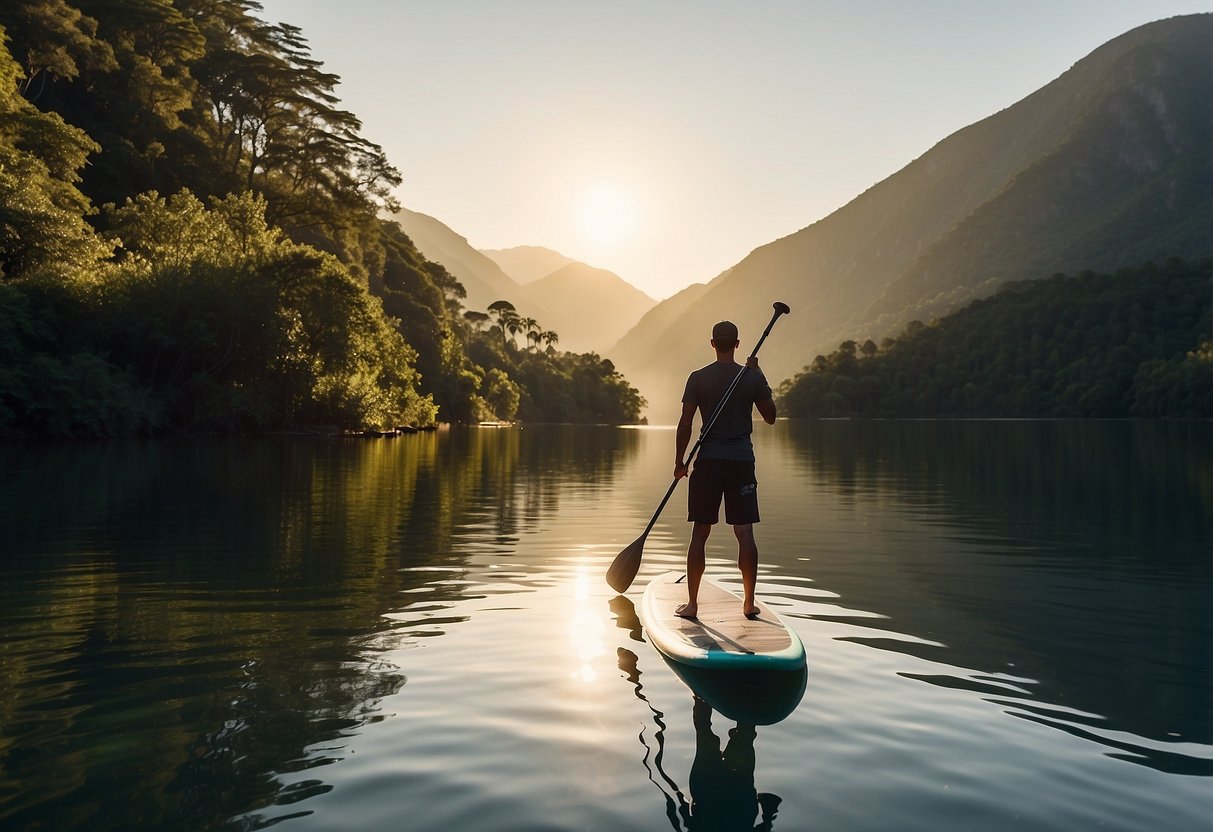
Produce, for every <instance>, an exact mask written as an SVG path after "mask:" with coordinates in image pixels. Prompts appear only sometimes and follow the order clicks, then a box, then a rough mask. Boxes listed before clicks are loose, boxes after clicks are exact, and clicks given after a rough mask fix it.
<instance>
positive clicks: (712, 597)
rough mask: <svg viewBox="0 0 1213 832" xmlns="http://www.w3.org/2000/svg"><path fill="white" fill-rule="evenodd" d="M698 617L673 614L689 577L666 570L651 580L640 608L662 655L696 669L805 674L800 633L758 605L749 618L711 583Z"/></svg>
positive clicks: (704, 585) (703, 586) (705, 585)
mask: <svg viewBox="0 0 1213 832" xmlns="http://www.w3.org/2000/svg"><path fill="white" fill-rule="evenodd" d="M696 600H697V607H698V609H697V612H698V618H697V619H689V618H682V617H680V616H678V615H675V613H674V610H675V609H676V608H677V607H678V606H679V605H680V604H685V603H686V601H687V587H686V575H685V574H683V573H681V572H667V573H665V574H664V575H659V576H657V577H656V578H654V579H653V580H652V581H650V582H649V585H648V587H646V588H645V590H644V599H643V600H642V601H641V606H640V619H641V621H643V622H644V627H645V631H646V632H647V633H648V637H649V641H650V642H652V644H653V646H654V647H656V648H657V649H658V650H659V651H661V653H662V655H664V656H666V657H667V658H669V659H671V660H673V661H676V662H679V663H681V664H686V665H690V666H692V667H704V668H711V669H717V670H800V669H803V668H804V667H805V654H804V644H802V643H801V641H800V637H799V636H797V635H796V633H795V631H793V630H791V629H790V628H788V627H787V626H786V625H785V624H784V623H783V622H782V621H780V620H779V616H777V615H776V614H775V613H774V612H772V611H771V609H770V608H769V607H767V606H766V605H765V604H763V603H762V602H761V601H759V602H758V616H757V617H756V618H752V619H751V618H746V617H745V616H744V615H742V612H741V599H740V598H739V597H737V596H736V595H734V594H733V593H731V592H729V591H728V590H727V589H725V588H724V587H721V586H718V585H717V584H714V583H712V582H711V581H709V580H706V579H704V580H702V581H701V582H700V584H699V597H698V598H697V599H696Z"/></svg>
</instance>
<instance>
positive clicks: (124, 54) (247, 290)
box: [0, 0, 639, 436]
mask: <svg viewBox="0 0 1213 832" xmlns="http://www.w3.org/2000/svg"><path fill="white" fill-rule="evenodd" d="M258 12H260V5H259V4H258V3H256V2H252V0H124V2H120V3H112V2H104V0H11V2H6V3H5V4H3V5H2V6H0V435H2V434H9V435H13V434H27V435H28V434H44V435H53V436H106V435H122V434H131V433H154V432H159V431H164V430H222V431H236V430H263V429H270V428H280V427H290V426H299V425H305V424H326V425H335V426H341V427H347V428H360V427H391V426H394V425H400V424H428V423H433V422H434V421H435V420H436V419H438V418H443V419H446V420H474V419H483V418H495V417H500V418H513V417H514V416H515V415H517V416H519V417H520V418H535V419H537V418H559V419H562V420H564V419H568V420H586V419H592V420H595V421H598V420H606V421H634V420H635V419H636V418H637V417H638V415H639V405H638V403H637V402H638V399H637V396H636V392H635V390H633V389H632V388H631V387H630V386H628V385H627V384H626V382H624V381H623V380H622V379H621V378H619V376H618V374H616V373H614V368H613V367H610V366H609V363H607V362H601V361H600V360H599V359H598V358H597V357H596V356H569V355H563V354H560V353H556V352H554V351H553V350H550V349H549V351H547V352H545V353H539V352H538V350H537V349H532V350H531V351H526V350H519V349H517V348H516V346H514V345H512V344H511V343H509V342H508V341H507V340H506V339H504V338H502V339H500V340H501V344H500V348H499V349H496V348H494V349H490V350H489V351H488V352H485V351H484V350H483V349H481V348H480V347H479V346H477V344H478V342H479V341H481V340H484V339H486V338H488V334H487V333H481V332H480V331H479V329H478V327H477V325H476V323H475V321H470V320H468V319H466V318H465V317H464V315H463V311H464V310H463V306H462V299H463V298H464V296H465V293H464V290H463V287H462V286H461V285H460V284H459V283H458V281H456V280H455V279H454V278H452V277H451V275H450V274H448V273H447V272H446V270H445V269H443V268H442V267H441V266H440V265H438V264H435V263H432V262H428V261H426V260H425V258H424V257H423V256H422V255H421V254H420V253H418V251H417V249H416V247H415V246H414V245H413V244H412V242H411V241H410V240H409V238H408V237H407V236H406V235H405V234H404V233H403V232H402V231H401V230H400V228H399V227H398V226H397V225H395V224H394V223H388V222H384V221H383V220H382V219H381V214H383V213H384V212H385V211H387V210H391V209H394V208H395V207H397V206H396V205H395V203H394V201H393V199H392V197H391V190H392V188H393V187H394V186H396V185H398V184H399V183H400V174H399V172H398V171H397V170H396V169H395V168H394V167H393V166H392V165H391V164H390V163H389V162H388V160H387V159H386V157H385V155H384V153H383V151H382V150H381V148H379V147H378V146H377V145H375V144H373V143H371V142H369V141H367V140H366V139H365V138H363V137H362V136H361V135H360V130H361V125H360V123H359V121H358V119H357V118H356V117H355V116H354V115H353V114H352V113H349V112H347V111H345V110H342V109H341V108H340V105H339V101H338V99H337V97H336V95H335V93H334V90H335V87H336V85H337V82H338V79H337V77H336V76H334V75H331V74H329V73H326V72H324V71H323V69H322V66H321V64H320V62H319V61H317V60H315V59H314V58H312V57H311V56H310V55H309V53H308V49H307V46H306V42H305V41H304V39H303V38H302V36H301V34H300V32H299V30H298V29H296V28H294V27H291V26H289V25H285V24H270V23H266V22H265V21H263V20H260V19H259V18H258V17H257V16H256V15H257V13H258ZM478 314H480V315H482V316H483V319H484V320H487V315H486V314H485V313H478ZM502 331H503V332H504V331H505V330H504V329H503V330H502ZM550 335H551V336H552V337H550V338H549V339H548V341H547V343H548V345H549V347H550V345H551V344H552V343H554V342H555V340H556V338H555V334H554V333H550ZM493 346H494V347H496V345H493ZM471 352H477V353H478V354H482V357H483V361H482V362H480V363H477V362H476V361H473V360H472V358H471V357H470V353H471ZM568 402H572V403H573V404H568Z"/></svg>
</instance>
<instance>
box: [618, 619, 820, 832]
mask: <svg viewBox="0 0 1213 832" xmlns="http://www.w3.org/2000/svg"><path fill="white" fill-rule="evenodd" d="M610 607H611V611H612V613H613V614H614V616H615V623H616V625H617V626H618V627H620V628H621V629H624V630H627V631H628V632H629V634H630V635H631V638H632V639H633V640H635V641H643V640H644V638H643V627H642V626H641V622H640V618H639V616H637V614H636V610H635V607H634V606H633V604H632V602H631V601H630V600H628V599H627V598H625V597H623V596H618V597H615V598H613V599H611V602H610ZM658 655H661V654H660V653H658ZM662 659H663V660H664V661H665V664H666V665H667V666H668V667H669V668H670V670H672V671H673V672H674V674H675V675H676V676H677V677H678V678H679V679H680V680H681V681H682V682H683V683H684V684H685V685H686V686H687V687H688V688H689V689H690V691H691V693H692V706H691V715H692V724H693V727H694V730H695V755H694V758H693V760H692V763H691V768H690V772H689V773H688V775H687V787H688V789H687V793H684V791H683V789H682V788H681V787H680V786H679V785H678V781H677V780H675V779H674V778H673V777H672V776H671V775H670V774H669V773H668V771H667V770H666V768H665V765H664V763H665V737H666V730H667V727H668V726H667V723H666V717H665V714H664V713H663V712H661V711H660V710H658V709H657V708H655V707H654V706H653V704H652V703H651V702H650V701H649V699H648V696H647V695H646V694H645V692H644V685H643V683H642V682H641V681H640V677H641V675H642V671H641V670H640V667H639V663H640V660H639V657H638V656H637V655H636V654H635V653H634V652H632V651H631V650H629V649H627V648H623V647H621V648H619V650H618V662H619V669H620V670H621V671H623V674H624V676H625V677H626V678H627V680H628V681H629V682H631V683H632V686H633V691H634V693H635V695H636V698H637V699H639V700H640V701H641V702H643V703H644V704H645V705H646V706H647V707H648V709H649V712H650V714H651V717H652V722H653V725H654V726H655V730H654V731H653V733H652V740H651V742H652V743H653V745H655V746H656V747H653V745H650V740H649V739H647V738H646V731H641V733H640V741H641V744H642V745H643V747H644V758H643V763H644V766H645V769H646V771H647V773H648V778H649V781H650V782H652V783H653V785H655V786H656V787H657V789H658V790H659V791H660V792H661V794H662V797H663V798H664V801H665V813H666V818H667V820H669V822H670V825H671V826H672V827H673V828H674V829H676V830H679V832H682V830H687V832H692V830H740V829H756V830H769V829H772V828H773V826H772V824H773V823H774V821H775V817H776V814H777V812H778V809H779V805H780V803H782V799H781V798H780V797H779V796H778V795H775V794H770V793H766V792H761V793H760V792H759V791H758V790H757V788H756V787H755V783H754V769H755V764H756V756H755V751H754V742H755V740H756V739H757V737H758V731H757V727H756V726H759V725H773V724H775V723H777V722H779V721H780V720H782V719H784V718H786V717H787V716H789V715H790V714H791V713H792V711H794V710H795V709H796V706H797V705H798V704H799V703H800V700H801V698H802V697H803V695H804V691H805V687H806V683H807V679H808V672H807V669H805V668H801V669H800V670H797V671H717V670H711V669H706V668H696V667H690V666H688V665H683V664H680V663H678V662H675V661H671V660H669V659H667V658H666V657H665V656H662ZM714 711H715V712H716V713H717V714H719V715H720V716H722V717H725V718H727V719H729V720H733V721H734V722H735V723H736V724H735V725H734V726H733V727H732V728H729V729H727V734H726V735H727V737H728V741H727V743H724V744H722V740H721V738H720V736H719V735H718V734H717V733H716V728H715V726H713V723H712V717H713V712H714ZM680 712H681V711H680ZM646 730H647V729H646Z"/></svg>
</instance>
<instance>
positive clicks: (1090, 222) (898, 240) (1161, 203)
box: [615, 14, 1213, 421]
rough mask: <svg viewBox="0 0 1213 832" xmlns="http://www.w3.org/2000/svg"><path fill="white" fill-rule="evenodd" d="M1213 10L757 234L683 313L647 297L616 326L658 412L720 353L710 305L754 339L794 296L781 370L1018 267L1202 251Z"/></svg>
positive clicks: (775, 376) (774, 368)
mask: <svg viewBox="0 0 1213 832" xmlns="http://www.w3.org/2000/svg"><path fill="white" fill-rule="evenodd" d="M1211 24H1213V14H1200V15H1188V16H1183V17H1176V18H1169V19H1167V20H1163V21H1157V22H1155V23H1150V24H1146V25H1145V26H1142V27H1138V28H1136V29H1133V30H1131V31H1129V32H1127V33H1125V34H1123V35H1121V36H1119V37H1117V38H1114V39H1112V40H1111V41H1109V42H1107V43H1105V44H1103V45H1102V46H1100V47H1098V48H1097V49H1095V50H1094V51H1092V52H1091V53H1090V54H1089V55H1088V56H1086V57H1085V58H1083V59H1081V60H1079V61H1077V62H1076V63H1075V64H1074V65H1072V66H1071V67H1070V68H1069V69H1068V70H1066V71H1065V72H1064V73H1062V74H1061V75H1060V76H1059V77H1058V78H1056V79H1055V80H1054V81H1052V82H1050V83H1049V84H1047V85H1045V86H1044V87H1042V88H1041V89H1039V90H1037V91H1035V92H1034V93H1032V94H1030V95H1028V96H1026V97H1025V98H1023V99H1021V100H1020V101H1019V102H1016V103H1014V104H1012V105H1011V106H1009V107H1006V108H1004V109H1002V110H999V111H998V112H996V113H994V114H992V115H990V116H988V117H986V118H984V119H981V120H979V121H977V122H975V123H973V124H971V125H968V126H966V127H964V128H962V129H960V130H958V131H956V132H954V133H952V134H951V135H949V136H947V137H945V138H944V139H942V140H941V141H939V142H937V143H936V144H935V145H934V146H932V147H931V148H930V149H928V150H927V151H926V152H925V153H923V154H922V155H921V156H919V157H918V158H916V159H915V160H913V161H912V162H910V163H909V164H907V165H905V166H904V167H903V168H901V169H900V170H898V171H896V172H894V173H893V174H892V175H891V176H889V177H887V178H886V179H884V180H882V181H881V182H878V183H876V184H875V185H873V186H872V187H870V188H868V189H867V190H865V191H864V192H863V193H861V194H859V195H858V196H857V197H855V198H854V199H853V200H851V201H850V202H848V203H847V204H846V205H844V206H842V207H841V208H839V209H838V210H836V211H834V212H833V213H831V214H830V215H828V216H827V217H824V218H823V219H821V220H818V221H817V222H815V223H813V224H811V225H809V226H807V227H805V228H803V229H801V230H799V231H797V232H794V233H793V234H790V235H787V236H785V237H783V238H780V239H778V240H775V241H772V242H770V243H767V244H765V245H763V246H760V247H758V248H756V249H754V250H753V251H752V252H751V253H750V254H749V255H747V256H746V257H745V258H743V259H742V260H741V261H740V262H739V263H737V264H736V265H735V266H733V267H732V268H731V269H730V270H728V271H727V272H726V273H725V274H726V276H722V277H723V279H718V280H716V281H713V283H712V284H711V285H710V286H709V287H708V289H707V290H706V291H703V292H701V293H699V296H698V297H697V298H696V300H695V302H694V303H692V304H689V305H686V308H684V309H683V310H682V311H680V312H679V313H678V314H676V315H673V316H669V315H664V314H657V315H655V314H652V313H650V315H648V316H646V318H645V320H643V321H642V322H641V324H639V325H638V326H637V327H635V328H634V329H633V330H632V332H630V333H628V334H627V335H626V336H625V338H623V339H621V343H620V347H619V349H618V350H617V351H616V355H615V359H616V363H617V364H618V365H619V367H620V369H621V371H622V372H624V374H625V375H627V376H628V377H629V378H630V379H634V380H635V381H636V382H637V383H639V384H640V386H641V389H642V393H643V394H644V395H645V396H646V398H647V399H648V400H649V402H650V403H651V407H650V416H651V417H655V418H657V420H658V421H661V420H663V419H667V418H670V416H671V415H672V414H671V412H670V411H672V410H673V409H674V408H675V406H676V404H677V391H676V390H675V391H673V392H670V391H671V389H672V388H674V387H678V386H679V385H680V384H681V380H682V378H684V377H685V372H686V371H687V370H689V369H691V368H693V367H695V366H699V364H702V363H704V362H705V361H706V360H708V359H710V357H711V356H710V354H705V350H706V348H705V347H704V346H703V344H704V343H706V335H705V333H706V332H708V331H709V330H710V327H711V325H712V323H714V322H715V320H718V319H720V318H722V317H731V318H732V319H733V320H735V322H737V323H738V324H739V325H740V326H741V329H742V338H743V341H744V340H745V339H746V338H747V337H748V338H750V339H751V340H750V343H752V339H753V337H755V336H756V335H757V329H756V328H761V326H762V325H763V323H764V322H765V320H766V318H767V317H769V314H770V312H769V306H768V302H769V301H773V300H782V301H784V302H787V303H789V304H790V305H791V307H792V316H791V317H790V318H789V320H788V322H787V323H786V324H784V325H783V327H782V329H783V331H781V332H780V333H778V340H777V341H773V342H772V344H771V347H772V348H769V349H768V351H767V353H766V354H764V356H763V364H764V367H765V368H766V369H767V372H768V375H769V377H770V379H771V381H772V382H773V383H778V381H779V380H781V379H782V378H786V377H788V376H789V375H791V374H792V373H794V372H795V371H797V370H798V369H800V367H802V366H803V365H805V364H807V363H808V362H809V361H810V360H811V359H812V357H813V355H814V354H815V353H820V352H826V351H828V350H830V349H832V348H833V347H834V346H835V345H837V344H838V343H839V342H840V341H842V340H844V339H846V338H865V337H873V338H879V337H881V336H882V335H886V334H892V333H894V332H896V331H897V330H898V329H899V328H900V327H901V326H903V325H904V324H905V323H906V322H908V320H909V319H910V317H907V316H912V317H922V316H928V318H929V316H932V315H938V314H942V313H944V312H946V311H948V310H949V309H953V308H956V307H957V306H959V305H961V304H963V303H964V302H966V301H968V300H972V299H973V298H975V297H980V296H983V295H984V294H989V293H990V292H992V291H993V290H994V289H996V288H997V286H999V285H1001V284H1002V283H1004V282H1007V281H1008V280H1016V279H1024V278H1030V277H1046V276H1048V275H1049V274H1052V273H1054V272H1056V271H1062V270H1075V271H1081V270H1082V269H1084V268H1095V267H1098V268H1100V269H1101V270H1104V271H1115V270H1116V269H1118V268H1122V267H1127V266H1134V265H1140V263H1141V262H1142V261H1144V260H1146V259H1150V258H1157V259H1160V260H1161V259H1165V258H1166V257H1169V256H1172V255H1176V256H1189V257H1199V256H1202V255H1207V254H1208V253H1209V239H1208V234H1207V232H1205V233H1204V234H1203V236H1202V234H1201V229H1200V228H1199V225H1200V222H1201V217H1209V216H1210V209H1209V206H1211V205H1213V202H1211V201H1210V191H1211V188H1210V184H1209V183H1210V181H1211V180H1213V162H1211V159H1210V157H1211V156H1213V153H1211V152H1210V150H1209V149H1208V145H1209V144H1210V142H1209V141H1207V140H1208V139H1209V138H1210V136H1209V133H1210V128H1209V125H1210V124H1213V117H1211V114H1213V106H1211V104H1210V101H1211V100H1213V95H1211V90H1213V83H1211V81H1213V72H1210V71H1209V69H1208V67H1207V63H1208V61H1207V55H1208V48H1209V45H1210V43H1213V25H1211ZM1202 55H1203V56H1204V57H1202ZM1168 137H1170V138H1168ZM1143 148H1147V149H1148V151H1149V152H1148V153H1146V152H1143ZM1122 151H1123V152H1122ZM1048 159H1051V160H1052V161H1051V163H1049V164H1041V163H1042V160H1048ZM1050 177H1055V178H1056V181H1054V180H1053V179H1051V178H1050ZM1171 182H1174V183H1175V184H1173V185H1172V184H1169V183H1171ZM1101 184H1106V185H1107V188H1106V189H1104V190H1101V189H1100V185H1101ZM1160 189H1161V191H1160ZM1105 191H1106V192H1105ZM1160 192H1161V193H1162V195H1163V197H1164V198H1163V199H1161V200H1160V199H1159V198H1158V194H1159V193H1160ZM1172 193H1173V194H1174V199H1173V200H1171V201H1170V202H1168V200H1167V199H1166V196H1167V195H1168V194H1172ZM1151 195H1153V196H1151ZM1118 208H1119V209H1120V213H1119V214H1117V213H1116V211H1117V209H1118ZM1206 227H1207V225H1206ZM1172 238H1174V239H1172ZM1003 252H1005V253H1006V256H1005V257H1003V258H1002V260H1001V261H1000V260H999V256H1000V254H1001V253H1003ZM755 297H761V298H763V299H764V300H763V302H762V303H755V302H754V298H755ZM667 302H668V301H667ZM660 308H661V307H660V305H659V306H658V307H657V309H660ZM654 311H656V310H654ZM671 317H672V320H668V319H669V318H671ZM776 344H779V346H778V347H775V345H776ZM745 348H746V345H745V344H744V343H743V349H745ZM701 359H702V360H701ZM661 390H664V391H665V392H664V393H662V392H660V391H661ZM667 400H669V402H668V404H667V405H666V406H664V407H663V406H662V404H661V403H663V402H666V401H667Z"/></svg>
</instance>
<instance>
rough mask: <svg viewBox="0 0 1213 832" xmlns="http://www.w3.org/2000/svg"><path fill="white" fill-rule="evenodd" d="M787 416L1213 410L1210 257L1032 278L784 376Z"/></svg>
mask: <svg viewBox="0 0 1213 832" xmlns="http://www.w3.org/2000/svg"><path fill="white" fill-rule="evenodd" d="M777 398H778V400H779V403H780V409H781V412H782V413H783V414H785V415H788V416H800V417H825V418H829V417H852V418H882V417H883V418H907V417H908V418H1038V419H1050V418H1063V419H1064V418H1178V419H1188V418H1204V419H1207V418H1213V259H1209V258H1206V259H1203V260H1196V261H1191V262H1186V261H1183V260H1179V259H1172V260H1169V261H1167V262H1166V263H1164V264H1162V265H1161V266H1159V265H1155V264H1147V265H1145V266H1142V267H1141V268H1137V269H1126V270H1123V271H1120V272H1117V273H1116V274H1113V275H1100V274H1093V273H1091V272H1086V273H1084V274H1081V275H1078V276H1076V277H1068V276H1065V275H1055V276H1054V277H1052V278H1050V279H1046V280H1035V281H1021V282H1017V283H1011V284H1008V285H1006V286H1004V287H1003V288H1002V289H1001V290H1000V291H998V292H996V293H995V294H994V295H992V296H990V297H988V298H984V299H981V300H977V301H974V302H973V303H971V304H969V305H968V306H966V307H965V308H963V309H961V310H959V311H957V312H954V313H952V314H951V315H948V316H946V317H944V318H941V319H939V320H936V321H933V322H932V323H931V324H930V325H926V324H923V323H922V322H921V321H913V322H911V323H910V324H909V326H908V327H907V328H906V329H905V331H904V332H903V333H902V334H901V336H899V337H898V338H896V339H892V338H886V339H884V341H883V342H882V343H881V344H880V345H877V344H876V343H874V342H873V341H871V340H868V341H865V342H863V343H862V344H859V343H857V342H855V341H844V342H843V343H842V344H841V345H839V347H838V349H837V350H835V351H834V352H833V353H831V354H830V355H828V356H823V355H819V356H817V357H816V358H815V359H814V360H813V362H812V363H811V364H810V365H808V366H806V367H805V368H804V369H803V370H802V371H801V372H800V373H799V374H797V375H796V376H795V377H793V378H791V379H788V380H786V381H784V382H783V384H782V385H781V386H780V387H779V390H778V393H777Z"/></svg>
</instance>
